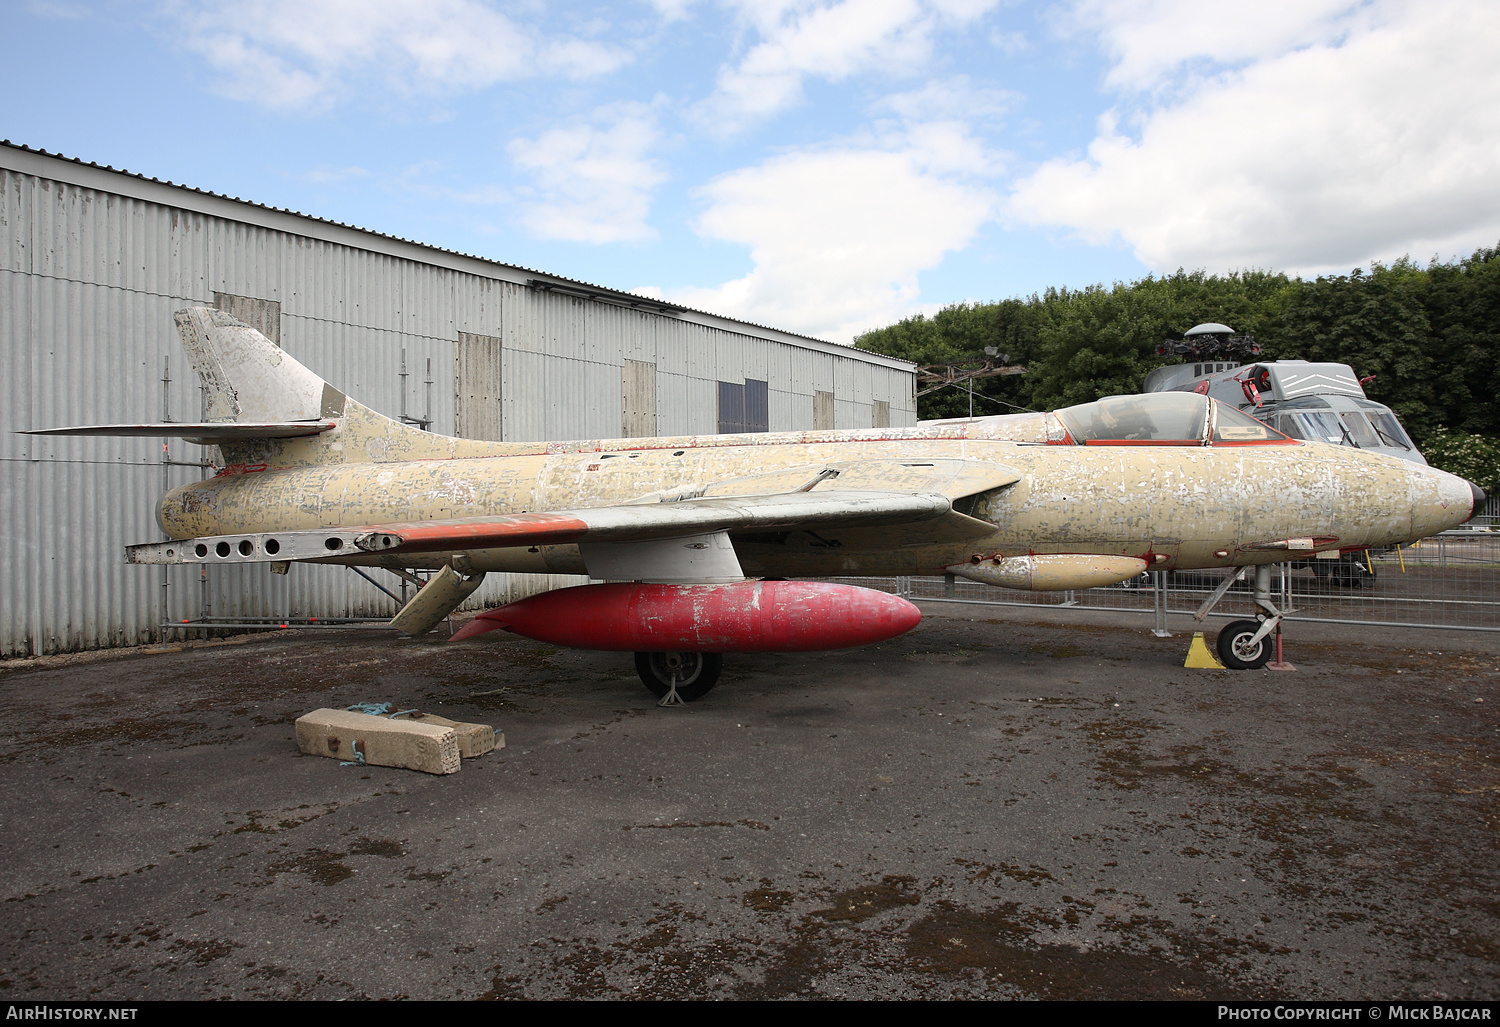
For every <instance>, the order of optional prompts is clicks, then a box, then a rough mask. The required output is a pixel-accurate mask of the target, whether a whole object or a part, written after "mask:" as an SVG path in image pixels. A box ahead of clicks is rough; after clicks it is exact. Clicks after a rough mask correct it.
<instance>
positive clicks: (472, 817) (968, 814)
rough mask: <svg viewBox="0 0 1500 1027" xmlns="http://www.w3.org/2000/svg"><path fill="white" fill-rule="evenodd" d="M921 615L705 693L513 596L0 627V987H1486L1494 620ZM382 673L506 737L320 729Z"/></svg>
mask: <svg viewBox="0 0 1500 1027" xmlns="http://www.w3.org/2000/svg"><path fill="white" fill-rule="evenodd" d="M924 609H925V611H926V612H927V614H928V616H927V618H926V620H925V621H924V622H923V624H922V625H921V626H920V627H919V628H917V629H916V630H915V631H913V632H912V633H910V634H908V635H906V636H904V637H902V638H899V639H896V640H894V641H892V642H887V643H884V644H882V645H879V646H874V647H871V648H867V649H862V650H854V651H849V652H840V653H819V654H806V655H778V656H733V657H729V658H728V659H727V660H726V669H725V673H724V677H723V679H722V681H721V683H720V684H719V687H718V688H717V689H716V690H715V691H713V692H712V693H710V694H709V695H708V696H707V697H706V698H704V699H703V700H702V701H700V702H698V703H695V704H693V705H691V706H689V707H686V708H679V709H659V708H657V707H656V706H655V705H654V700H653V699H652V698H651V696H650V695H649V693H647V692H646V690H645V689H644V687H643V686H641V685H640V683H639V682H638V681H637V679H636V678H635V674H634V669H633V666H632V663H631V660H630V657H629V654H615V653H592V652H575V651H570V650H562V649H557V648H554V647H551V646H547V645H542V644H538V643H533V642H527V641H520V640H515V639H514V638H513V637H508V636H504V635H502V634H500V633H495V634H491V635H487V636H485V637H484V638H482V639H477V640H474V641H470V642H463V643H456V644H453V645H451V646H449V645H448V644H446V643H445V642H442V641H437V640H432V641H429V640H408V641H396V640H394V639H393V638H392V637H391V636H389V635H387V634H385V633H383V632H353V631H348V632H340V633H306V634H298V633H286V632H283V633H280V634H277V635H270V636H257V637H254V638H249V639H235V640H230V641H228V642H222V643H216V644H211V645H204V644H196V645H193V646H190V647H187V648H183V649H180V650H178V651H168V652H154V653H152V652H143V651H141V650H122V651H119V652H116V653H110V654H83V655H79V656H67V657H47V658H40V659H35V660H21V661H9V662H7V663H4V664H0V768H3V770H0V773H3V778H0V780H3V783H4V787H3V788H0V811H3V813H0V816H3V823H4V825H5V831H4V833H3V842H0V851H3V859H0V894H3V899H4V905H3V907H0V908H3V910H4V913H3V916H0V998H4V999H7V1000H26V999H69V998H71V999H85V998H92V999H172V998H230V997H232V998H318V999H344V998H361V997H368V998H401V997H411V998H520V997H529V998H594V997H598V998H657V999H676V998H710V997H712V998H749V999H756V998H783V997H785V998H794V997H827V998H832V997H849V998H893V999H896V998H934V999H936V998H951V997H962V998H1043V999H1055V998H1111V999H1131V998H1179V997H1181V998H1209V999H1220V998H1300V999H1314V998H1362V999H1373V998H1429V997H1451V998H1488V999H1493V998H1497V997H1500V916H1497V914H1500V898H1497V896H1500V880H1497V877H1500V859H1497V841H1500V759H1497V751H1496V746H1497V742H1500V717H1497V713H1500V709H1497V707H1500V688H1497V681H1500V638H1497V637H1496V636H1495V635H1493V634H1489V633H1481V632H1471V633H1461V632H1431V631H1408V632H1399V631H1394V630H1388V629H1370V628H1353V627H1331V626H1321V625H1299V626H1296V627H1295V628H1294V630H1295V632H1296V634H1294V635H1293V636H1290V638H1289V646H1288V651H1287V655H1288V658H1289V659H1291V660H1292V661H1293V662H1294V663H1296V664H1297V666H1298V667H1299V668H1300V669H1299V670H1298V671H1297V672H1296V673H1274V672H1270V671H1247V672H1231V671H1203V670H1186V669H1184V668H1183V667H1182V662H1183V656H1184V654H1185V652H1186V649H1187V645H1188V639H1189V635H1190V632H1191V628H1190V627H1189V626H1187V622H1186V621H1185V619H1184V620H1182V621H1179V619H1177V618H1174V619H1173V622H1172V628H1173V630H1174V632H1175V637H1173V638H1170V639H1158V638H1155V637H1153V636H1152V635H1151V634H1150V632H1149V631H1148V630H1147V629H1148V628H1149V627H1150V620H1149V617H1140V616H1133V615H1129V614H1118V613H1114V614H1111V613H1105V614H1096V615H1093V616H1092V617H1091V618H1088V619H1066V617H1067V615H1065V614H1062V615H1060V614H1049V613H1046V612H1043V611H1037V610H1027V609H1010V610H1004V609H996V608H993V607H979V606H962V605H947V604H935V603H929V604H925V606H924ZM1212 630H1213V629H1212V628H1210V634H1212ZM361 701H390V702H394V703H397V704H398V706H399V707H401V708H406V707H412V706H417V707H421V708H422V709H424V710H427V711H429V712H433V713H439V714H442V715H444V716H448V717H451V718H453V719H459V720H480V721H483V722H486V723H490V724H494V725H495V726H496V727H497V728H500V729H502V730H503V731H504V732H505V736H506V740H507V742H508V747H507V748H506V749H504V750H503V751H498V752H495V753H491V754H490V755H487V756H483V757H480V758H477V759H474V760H466V761H465V762H464V766H463V769H462V770H461V771H460V772H459V773H458V774H455V775H451V776H448V777H432V776H428V775H424V774H419V773H414V772H409V771H401V770H392V769H388V768H378V767H358V766H341V765H340V764H339V762H338V761H336V760H332V759H325V758H319V757H310V756H302V755H300V754H299V753H298V751H297V748H296V745H295V743H294V741H293V738H292V721H293V719H294V718H295V717H297V716H298V715H300V714H302V713H304V712H306V711H308V710H311V709H314V708H317V707H320V706H340V707H341V706H346V705H349V704H351V703H355V702H361Z"/></svg>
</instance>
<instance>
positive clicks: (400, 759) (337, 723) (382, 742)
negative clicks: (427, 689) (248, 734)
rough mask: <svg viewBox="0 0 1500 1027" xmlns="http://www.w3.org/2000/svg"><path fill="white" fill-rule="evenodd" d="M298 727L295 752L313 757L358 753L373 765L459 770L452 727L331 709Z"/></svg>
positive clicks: (302, 720) (301, 720)
mask: <svg viewBox="0 0 1500 1027" xmlns="http://www.w3.org/2000/svg"><path fill="white" fill-rule="evenodd" d="M296 727H297V748H299V749H301V750H302V751H303V752H305V753H307V754H308V755H309V756H332V757H334V758H335V759H341V760H354V759H357V758H358V757H356V755H355V754H356V753H358V754H359V756H362V757H363V758H364V762H366V763H368V764H370V765H372V766H376V767H404V768H405V769H407V770H421V771H425V772H426V773H429V774H452V773H456V772H457V771H458V768H459V766H460V763H459V755H458V735H457V734H456V733H455V732H454V730H453V729H452V728H450V727H442V726H439V725H437V724H424V723H420V722H416V721H412V720H410V719H402V720H391V719H390V718H388V717H372V716H370V715H369V714H368V713H350V712H349V711H347V710H330V709H321V710H313V711H312V712H311V713H307V714H304V715H303V716H300V717H298V718H297V725H296Z"/></svg>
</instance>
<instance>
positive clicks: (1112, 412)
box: [1056, 392, 1297, 446]
mask: <svg viewBox="0 0 1500 1027" xmlns="http://www.w3.org/2000/svg"><path fill="white" fill-rule="evenodd" d="M1056 413H1057V416H1058V418H1059V419H1060V420H1061V421H1062V423H1063V425H1064V427H1066V428H1067V429H1068V434H1069V435H1071V436H1072V438H1073V441H1074V442H1075V443H1076V444H1078V445H1080V446H1267V445H1271V446H1274V445H1296V444H1297V443H1296V442H1295V441H1294V440H1292V439H1289V438H1287V437H1286V436H1285V435H1283V434H1281V432H1279V431H1276V430H1275V429H1274V428H1271V427H1269V426H1267V425H1265V424H1262V423H1261V422H1260V421H1257V420H1256V419H1255V418H1253V417H1251V416H1250V415H1249V414H1244V413H1241V412H1240V411H1238V410H1236V409H1234V408H1233V407H1231V406H1228V405H1226V404H1224V403H1220V402H1219V401H1218V400H1211V399H1209V398H1208V397H1207V396H1202V395H1198V394H1196V393H1191V392H1156V393H1146V394H1144V395H1140V396H1110V397H1108V398H1107V399H1101V400H1098V401H1097V402H1094V403H1083V404H1080V405H1079V406H1074V407H1065V408H1063V409H1062V410H1058V411H1057V412H1056Z"/></svg>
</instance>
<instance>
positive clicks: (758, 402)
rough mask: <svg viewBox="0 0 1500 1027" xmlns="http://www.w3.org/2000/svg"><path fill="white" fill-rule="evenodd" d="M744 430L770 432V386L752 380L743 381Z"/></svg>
mask: <svg viewBox="0 0 1500 1027" xmlns="http://www.w3.org/2000/svg"><path fill="white" fill-rule="evenodd" d="M745 430H746V431H770V430H771V386H770V385H769V384H767V383H766V382H759V381H756V380H755V379H754V378H746V379H745Z"/></svg>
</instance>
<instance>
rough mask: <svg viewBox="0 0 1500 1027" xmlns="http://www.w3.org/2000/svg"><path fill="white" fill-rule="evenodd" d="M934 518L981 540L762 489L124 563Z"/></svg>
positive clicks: (151, 551) (909, 504) (356, 530)
mask: <svg viewBox="0 0 1500 1027" xmlns="http://www.w3.org/2000/svg"><path fill="white" fill-rule="evenodd" d="M939 520H940V521H941V523H942V527H943V529H944V531H943V533H944V534H945V535H949V536H951V535H952V534H954V533H955V532H956V533H957V534H959V535H960V536H968V537H973V538H982V537H984V536H986V535H988V534H990V533H991V532H993V531H994V527H993V526H992V525H990V524H988V523H986V522H984V521H980V520H977V519H975V518H972V517H968V516H966V515H964V514H961V513H958V512H956V511H954V510H953V506H952V502H951V501H950V500H949V499H948V497H946V496H943V495H939V494H936V493H901V492H831V491H830V492H799V493H784V494H780V495H771V496H735V497H720V498H705V499H684V500H680V501H677V502H661V503H640V504H625V505H620V506H608V507H601V508H597V509H592V510H559V511H554V512H549V513H525V514H497V515H490V516H483V517H463V518H455V519H451V520H437V521H419V522H410V523H407V522H397V523H390V524H373V525H361V526H358V527H352V528H328V529H322V530H315V531H281V532H259V533H251V534H244V535H212V536H206V537H203V538H195V539H179V540H174V541H171V542H152V543H147V544H144V545H136V546H129V547H127V548H126V550H125V560H126V562H127V563H140V564H188V563H272V562H282V561H287V560H328V559H338V558H341V557H351V556H361V555H364V554H369V553H377V554H384V553H390V554H395V553H423V552H454V551H462V550H474V549H503V548H510V547H515V546H537V545H565V544H569V543H611V542H643V541H649V540H652V539H665V538H680V537H684V536H690V535H701V534H709V533H714V532H721V531H723V532H728V533H730V534H731V535H733V534H735V533H737V532H746V531H767V530H777V529H797V528H818V527H827V526H830V525H838V526H843V527H881V526H887V525H894V524H910V523H914V522H927V521H939Z"/></svg>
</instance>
